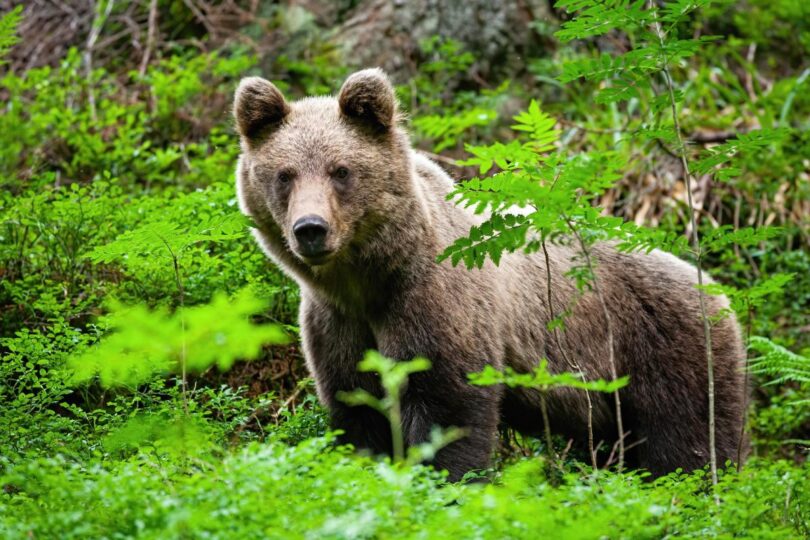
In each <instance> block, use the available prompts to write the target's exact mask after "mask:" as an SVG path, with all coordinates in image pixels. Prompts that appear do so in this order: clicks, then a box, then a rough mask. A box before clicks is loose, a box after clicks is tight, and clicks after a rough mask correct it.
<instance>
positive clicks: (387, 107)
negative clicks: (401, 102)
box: [338, 68, 397, 132]
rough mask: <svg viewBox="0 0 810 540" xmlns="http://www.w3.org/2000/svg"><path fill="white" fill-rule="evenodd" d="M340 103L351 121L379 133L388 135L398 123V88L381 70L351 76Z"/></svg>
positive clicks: (364, 71) (342, 91) (339, 98)
mask: <svg viewBox="0 0 810 540" xmlns="http://www.w3.org/2000/svg"><path fill="white" fill-rule="evenodd" d="M338 103H340V111H341V112H342V113H343V114H344V115H345V116H346V117H347V118H349V119H351V120H353V121H356V122H359V123H360V124H362V125H364V126H366V127H368V128H371V129H372V130H373V131H376V132H384V131H388V130H389V129H391V128H392V127H393V126H394V123H395V122H396V113H397V98H396V96H395V95H394V87H393V86H391V81H389V80H388V77H387V76H386V74H385V72H384V71H383V70H381V69H379V68H374V69H364V70H363V71H358V72H357V73H354V74H352V75H351V76H349V78H348V79H346V82H344V83H343V87H342V88H341V89H340V95H339V96H338Z"/></svg>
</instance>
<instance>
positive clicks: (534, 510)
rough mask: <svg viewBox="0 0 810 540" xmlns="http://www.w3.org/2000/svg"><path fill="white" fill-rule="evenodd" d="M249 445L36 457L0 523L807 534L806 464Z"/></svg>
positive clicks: (20, 474) (29, 529) (196, 529)
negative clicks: (453, 474) (448, 461)
mask: <svg viewBox="0 0 810 540" xmlns="http://www.w3.org/2000/svg"><path fill="white" fill-rule="evenodd" d="M330 443H331V440H330V438H329V437H319V438H311V439H308V440H307V441H305V442H303V443H301V444H299V445H297V446H289V445H287V444H285V443H283V442H278V441H272V440H270V441H267V442H263V443H257V442H254V443H250V444H248V445H245V446H243V447H241V448H239V449H238V450H234V451H231V452H228V453H227V454H226V455H219V454H215V455H207V456H198V457H195V458H193V459H192V458H190V457H186V458H183V459H176V458H175V459H171V458H170V457H169V456H167V455H165V454H161V453H160V452H159V451H155V452H152V453H141V454H139V455H137V456H134V457H132V458H129V459H127V460H124V461H93V462H90V463H82V464H79V463H71V462H68V461H66V460H64V459H59V458H42V459H38V460H35V461H30V462H26V463H23V464H20V465H17V466H13V467H10V468H9V469H8V470H7V471H6V472H5V474H3V475H2V477H0V481H2V482H3V483H4V484H5V486H6V487H5V490H6V492H7V493H9V492H13V493H14V497H13V500H12V501H11V502H10V503H7V504H5V505H4V506H2V507H0V518H1V519H0V532H2V533H3V534H4V535H5V536H6V537H9V538H12V537H26V536H28V537H33V538H133V537H137V538H156V539H157V538H287V539H290V538H313V537H317V538H392V537H396V538H439V537H444V538H526V539H536V538H542V537H549V538H600V537H611V538H660V537H662V536H666V535H669V536H677V537H691V538H706V537H733V536H742V537H756V538H776V537H789V536H801V535H807V534H810V528H809V527H808V523H810V522H808V519H810V485H808V482H807V478H808V475H810V466H807V465H805V466H803V467H794V466H792V465H791V464H789V463H786V462H780V461H760V460H752V461H751V462H750V463H749V464H748V465H747V467H746V468H745V469H744V470H743V472H742V473H740V474H738V473H736V472H731V471H729V472H726V473H725V474H722V475H721V478H720V483H719V485H718V487H717V490H716V493H717V494H718V496H719V498H720V504H717V503H716V502H715V498H714V497H713V496H712V495H711V494H710V492H709V491H708V490H707V481H706V478H705V477H704V474H703V473H702V472H700V473H695V474H692V475H677V474H673V475H671V476H669V477H666V478H662V479H659V480H657V481H655V482H649V481H645V480H644V479H642V478H640V477H639V476H638V475H633V474H625V475H617V474H613V473H598V474H596V475H593V476H586V475H583V474H582V473H581V472H580V471H571V472H568V473H566V474H565V475H563V477H562V480H561V482H560V483H559V484H558V485H556V486H552V485H551V484H550V483H549V482H548V479H547V478H546V476H545V472H544V471H545V464H544V462H543V461H542V459H541V458H536V459H530V460H523V461H520V462H517V463H515V464H512V465H509V466H507V467H505V468H504V469H503V471H502V472H501V473H500V474H499V475H498V477H497V478H496V479H495V481H494V482H493V483H491V484H480V483H475V484H467V485H448V484H445V483H443V480H442V475H440V474H437V473H436V472H434V471H432V470H430V469H427V468H423V467H419V466H417V467H410V468H404V469H403V468H397V467H392V466H391V465H390V464H389V463H387V462H378V461H373V460H371V459H368V458H363V457H357V456H354V455H352V453H351V452H350V450H348V449H346V448H345V447H334V446H333V445H331V444H330Z"/></svg>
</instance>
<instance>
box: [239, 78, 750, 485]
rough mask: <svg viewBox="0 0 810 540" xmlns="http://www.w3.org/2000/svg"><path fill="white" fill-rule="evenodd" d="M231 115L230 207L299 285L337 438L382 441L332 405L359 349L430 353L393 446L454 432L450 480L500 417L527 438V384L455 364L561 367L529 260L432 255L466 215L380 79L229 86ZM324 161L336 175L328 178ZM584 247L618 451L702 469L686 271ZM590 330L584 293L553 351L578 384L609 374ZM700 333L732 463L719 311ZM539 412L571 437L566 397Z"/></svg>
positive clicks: (476, 454)
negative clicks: (315, 244)
mask: <svg viewBox="0 0 810 540" xmlns="http://www.w3.org/2000/svg"><path fill="white" fill-rule="evenodd" d="M279 98H281V100H280V101H279ZM234 113H235V117H236V119H237V127H238V129H239V131H240V135H241V137H242V149H243V153H242V156H241V158H240V162H239V166H238V169H237V185H238V190H239V200H240V206H241V208H242V210H243V211H244V212H245V213H246V214H249V215H251V216H252V217H253V218H254V220H255V222H256V223H257V225H258V228H257V229H256V230H255V231H254V232H255V235H256V238H257V240H258V241H259V243H260V244H261V246H262V247H263V248H264V250H265V251H266V252H267V254H268V255H269V256H270V257H272V258H273V260H275V261H276V262H277V263H278V264H279V265H281V267H282V268H283V269H284V270H285V271H286V272H287V273H289V274H290V275H291V276H292V277H293V278H295V279H296V281H298V283H299V284H300V286H301V298H302V301H301V311H300V324H301V332H302V338H303V345H304V353H305V357H306V361H307V364H308V367H309V369H310V371H311V372H312V374H313V375H314V377H315V380H316V386H317V390H318V395H319V397H320V399H321V400H322V401H323V403H324V404H325V405H326V406H327V407H328V408H329V409H330V411H331V414H332V420H333V424H334V427H336V428H340V429H342V430H344V431H345V435H344V440H345V441H347V442H351V443H353V444H355V445H356V446H358V447H363V448H370V449H371V450H373V451H378V452H390V450H391V443H390V431H389V428H388V426H387V424H386V421H385V419H384V418H383V417H382V416H381V415H380V414H379V413H376V412H374V411H372V410H370V409H367V408H363V407H347V406H346V405H344V404H342V403H341V402H340V401H339V400H337V399H336V397H335V396H336V394H337V392H339V391H346V390H352V389H355V388H358V387H360V388H365V389H366V390H368V391H370V392H372V393H375V394H378V395H379V394H380V393H381V388H380V385H379V382H378V380H377V379H376V378H375V377H374V376H372V375H371V374H367V373H359V372H358V371H357V369H356V364H357V362H358V360H359V359H360V358H361V357H362V356H363V353H364V351H366V350H368V349H377V350H379V351H380V352H381V353H383V354H385V355H386V356H389V357H392V358H397V359H410V358H413V357H415V356H425V357H427V358H430V359H431V360H432V361H433V368H432V369H431V370H430V371H428V372H425V373H419V374H416V375H413V376H412V377H411V380H410V382H409V385H408V387H407V391H406V392H405V395H404V396H403V424H404V425H403V428H404V429H403V432H404V435H405V438H406V443H407V444H417V443H420V442H423V441H425V440H426V439H427V438H428V436H429V433H430V429H431V427H432V426H434V425H438V426H443V427H447V426H460V427H464V428H467V429H468V430H469V434H468V436H467V437H466V438H464V439H462V440H460V441H457V442H455V443H453V444H451V445H449V446H448V447H446V448H444V449H443V450H441V451H440V452H439V454H438V455H437V457H436V459H435V464H436V466H437V467H439V468H444V469H447V470H449V472H450V478H451V479H453V480H455V479H458V478H460V477H461V476H462V475H463V474H464V473H465V472H467V471H469V470H471V469H480V468H485V467H487V465H488V463H489V457H490V453H491V451H492V445H493V442H494V439H495V434H496V429H497V426H498V424H499V422H501V421H505V422H506V423H507V424H509V425H512V426H514V427H515V428H517V429H519V430H521V431H524V432H527V433H539V432H541V430H542V420H541V414H540V409H539V396H538V394H537V393H536V392H535V391H533V390H527V389H503V388H500V387H477V386H471V385H469V384H468V383H467V373H470V372H475V371H479V370H481V369H482V368H483V367H484V366H485V365H486V364H492V365H493V366H494V367H496V368H502V367H504V366H511V367H513V368H514V369H516V370H518V371H521V372H525V371H529V370H531V369H532V368H533V367H534V366H535V365H536V364H537V362H538V360H539V359H541V358H544V357H546V358H548V360H549V365H550V368H551V369H552V370H553V371H563V370H570V369H571V368H570V366H568V365H567V364H566V362H565V360H564V357H563V355H562V353H561V351H560V350H559V347H558V346H557V342H556V340H554V339H553V336H552V335H550V332H549V331H548V330H547V329H546V322H547V320H548V314H549V310H548V306H547V295H546V267H545V262H544V257H543V254H542V253H539V254H532V255H523V254H514V255H504V257H503V259H502V261H501V263H500V265H499V266H495V265H493V264H492V263H490V262H487V263H486V264H485V266H484V268H483V270H480V271H475V270H474V271H468V270H466V269H464V268H462V267H453V266H451V265H450V264H449V263H443V264H437V263H436V262H435V258H436V255H437V254H438V253H440V252H441V251H442V250H443V249H444V248H445V247H446V246H447V245H449V244H450V243H451V242H452V241H453V240H455V239H456V238H458V237H460V236H463V235H466V234H467V232H468V231H469V228H470V226H471V225H472V224H474V223H475V222H476V221H477V220H478V219H480V218H477V217H476V216H473V215H472V214H471V213H469V212H467V211H465V210H463V209H461V208H458V207H456V206H455V205H454V204H453V203H452V202H449V201H447V200H446V195H447V193H448V192H449V191H450V190H451V189H452V185H453V183H452V181H451V180H450V179H449V177H447V175H446V174H445V173H444V172H443V171H442V170H441V169H440V168H439V167H438V166H436V165H435V164H433V163H432V162H430V161H429V160H428V159H427V158H425V157H424V156H422V155H420V154H418V153H416V152H414V151H413V150H412V149H411V145H410V141H409V139H408V136H407V134H406V133H405V132H404V131H403V130H402V129H401V128H400V127H399V126H398V123H397V111H396V100H395V98H394V93H393V89H392V88H391V85H390V83H389V82H388V79H387V78H386V77H385V75H384V74H383V73H382V72H381V71H379V70H366V71H362V72H359V73H356V74H354V75H352V76H351V77H350V78H349V79H348V80H347V81H346V82H345V84H344V86H343V88H342V89H341V92H340V95H339V97H338V98H337V99H335V98H331V97H321V98H307V99H304V100H301V101H297V102H293V103H287V102H286V101H284V99H283V97H281V93H280V92H279V91H278V90H277V89H276V88H275V87H274V86H273V85H272V84H271V83H269V82H267V81H264V80H262V79H257V78H250V79H246V80H245V81H243V83H242V84H241V85H240V87H239V90H238V91H237V95H236V100H235V111H234ZM262 115H264V118H265V120H264V122H262V120H260V119H261V118H262ZM341 167H343V168H345V169H348V171H349V175H348V177H347V178H338V177H337V176H336V173H335V171H336V170H338V169H340V168H341ZM280 172H284V175H283V176H281V177H280V176H279V173H280ZM280 178H281V179H284V180H286V181H282V180H280ZM305 215H318V216H320V217H322V218H323V219H324V220H325V221H326V222H327V223H328V226H329V229H328V234H327V237H326V245H327V247H328V249H329V250H330V254H329V255H328V256H327V257H325V258H323V259H319V260H308V259H306V258H305V257H303V256H301V255H299V253H300V252H299V250H298V245H297V241H296V238H295V234H294V233H293V232H292V227H293V224H294V223H295V222H296V221H297V220H298V219H299V218H301V217H302V216H305ZM549 251H550V260H551V264H550V266H551V276H552V283H551V286H552V294H553V303H554V305H553V310H554V312H555V313H560V312H561V311H562V310H563V309H565V308H566V307H568V306H570V305H571V304H572V302H573V301H574V299H575V297H576V290H575V287H574V285H573V284H572V283H571V281H570V280H569V279H567V278H566V277H564V273H565V271H566V270H567V269H568V268H569V267H570V265H571V264H572V263H571V259H572V256H573V254H574V250H573V249H572V248H569V247H567V246H558V245H553V246H549ZM594 255H595V257H596V258H597V259H598V261H599V265H598V268H597V275H598V279H599V280H601V284H602V288H603V290H604V291H605V295H606V297H607V298H606V299H607V303H608V305H609V307H610V309H611V317H612V319H613V326H614V328H615V334H616V336H615V350H616V362H617V364H618V365H617V367H618V371H619V373H620V374H629V375H630V377H631V382H630V385H629V386H628V387H626V388H625V389H623V390H622V391H621V397H622V400H623V403H624V412H623V417H624V418H623V419H624V425H625V429H627V430H628V431H629V432H630V434H629V439H628V444H629V443H632V442H639V444H638V445H637V446H636V447H635V448H634V450H633V451H632V452H631V454H630V455H629V456H628V458H629V460H630V461H631V463H633V464H635V465H637V466H639V467H644V468H647V469H649V470H650V471H652V472H653V474H655V475H660V474H663V473H666V472H668V471H671V470H673V469H675V468H676V467H683V468H684V469H687V470H690V469H694V468H698V467H702V466H703V465H705V464H706V462H707V460H708V424H707V404H708V401H707V397H706V379H707V377H706V362H705V354H704V349H703V347H704V346H703V329H702V323H701V318H700V312H699V308H698V296H697V292H696V291H695V288H694V284H695V280H696V271H695V269H694V268H693V267H692V266H690V265H688V264H687V263H685V262H682V261H680V260H679V259H677V258H675V257H673V256H671V255H668V254H665V253H662V252H658V251H655V252H653V253H652V254H650V255H642V254H630V255H628V254H620V253H618V252H616V251H614V250H612V249H611V248H610V247H609V246H600V245H597V246H595V247H594ZM709 305H710V307H711V311H712V312H717V311H718V310H719V309H721V308H723V307H725V306H726V301H725V299H722V298H717V297H710V298H709ZM605 328H606V325H605V321H604V320H603V316H602V312H601V310H600V309H599V306H598V304H597V299H596V298H595V297H594V296H593V294H591V293H587V294H585V295H584V296H583V297H582V298H580V299H579V300H578V301H577V302H576V303H575V307H574V309H573V312H572V314H571V315H570V317H568V318H567V320H566V329H565V331H564V333H563V337H562V345H563V347H564V348H565V349H566V350H567V352H568V354H569V356H571V357H573V358H576V359H577V361H578V363H579V364H580V366H581V367H582V368H583V370H584V372H585V374H586V375H587V377H588V378H589V379H593V378H606V379H608V378H610V375H609V369H608V365H607V358H608V355H607V351H606V343H607V341H606V334H605ZM713 343H714V358H715V364H716V370H715V381H716V383H715V384H716V396H717V397H716V403H717V405H716V408H717V453H718V458H719V460H720V461H721V462H722V461H724V460H726V459H734V458H735V457H736V448H737V441H738V436H739V432H740V422H741V417H742V408H743V398H744V392H745V390H744V388H743V382H742V376H741V374H740V367H741V366H740V363H741V360H742V358H743V351H742V345H741V342H740V336H739V330H738V327H737V324H736V322H735V321H734V320H733V319H730V318H726V319H724V320H722V321H721V322H719V323H717V324H716V325H715V326H714V328H713ZM593 400H594V409H593V418H594V428H595V435H596V438H597V440H604V441H605V442H606V443H607V446H608V447H609V446H610V444H612V441H614V440H615V438H616V427H615V424H616V422H615V418H614V409H613V407H612V399H611V397H610V396H606V395H601V394H600V395H594V396H593ZM549 409H550V410H549V412H550V422H551V427H552V429H553V430H554V431H555V432H558V433H560V434H563V435H565V436H570V437H574V438H576V439H577V440H584V438H585V436H586V433H587V429H586V418H587V406H586V401H585V396H584V394H583V393H582V392H581V391H575V390H569V389H565V390H560V391H558V392H556V393H554V394H553V395H552V396H551V398H550V399H549Z"/></svg>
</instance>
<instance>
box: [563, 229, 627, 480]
mask: <svg viewBox="0 0 810 540" xmlns="http://www.w3.org/2000/svg"><path fill="white" fill-rule="evenodd" d="M562 218H563V219H564V220H565V222H566V224H567V225H568V228H569V229H570V230H571V233H572V234H573V235H574V237H575V238H576V239H577V242H578V243H579V247H580V249H581V251H582V255H583V256H584V257H585V264H586V265H587V267H588V271H589V272H590V275H591V277H592V281H591V284H592V286H593V291H594V293H596V297H597V298H598V299H599V304H600V306H601V307H602V315H603V316H604V318H605V327H606V330H607V338H608V365H609V368H610V377H611V379H613V380H614V381H615V380H616V379H618V378H619V374H618V371H617V370H616V357H615V352H614V350H613V349H614V346H613V343H614V340H613V320H612V318H611V316H610V310H609V309H608V305H607V300H606V299H605V295H604V294H603V293H602V288H601V286H600V284H599V279H598V278H597V276H596V270H595V269H594V265H593V261H592V260H591V251H590V249H588V246H587V244H586V243H585V240H584V239H583V238H582V235H581V234H580V233H579V230H578V229H577V228H576V227H575V226H574V223H573V222H572V221H571V219H570V218H569V217H568V216H566V215H565V214H563V216H562ZM613 398H614V402H615V405H616V427H617V429H618V431H619V440H618V443H619V462H618V465H617V468H618V470H619V472H621V471H622V469H623V468H624V452H625V448H624V422H623V420H622V400H621V398H620V397H619V391H618V390H614V391H613Z"/></svg>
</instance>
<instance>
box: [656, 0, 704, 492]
mask: <svg viewBox="0 0 810 540" xmlns="http://www.w3.org/2000/svg"><path fill="white" fill-rule="evenodd" d="M648 5H649V7H650V10H651V11H652V12H653V21H654V22H653V26H654V28H655V33H656V35H657V36H658V41H659V44H660V45H661V50H662V52H661V59H662V64H661V68H662V72H663V74H664V82H665V83H666V86H667V91H668V92H669V104H670V108H671V110H672V122H673V125H674V130H675V136H676V138H677V140H678V153H679V157H680V159H681V164H682V165H683V171H684V180H685V182H686V197H687V202H688V205H689V223H690V226H691V229H692V246H693V247H692V249H693V250H694V252H695V257H696V262H695V266H696V267H697V278H698V299H699V304H700V315H701V318H702V319H703V336H704V341H705V345H706V370H707V377H708V394H709V396H708V397H709V466H710V468H711V474H712V485H715V486H716V485H717V450H716V448H715V413H714V405H715V404H714V402H715V396H714V357H713V355H712V332H711V326H710V324H709V316H708V312H707V309H706V296H705V293H704V291H703V270H702V268H701V262H702V255H703V253H702V251H701V247H700V236H699V232H698V228H697V220H696V219H695V206H694V202H693V200H692V174H691V172H690V171H689V162H688V160H687V159H686V147H685V146H684V142H683V137H682V136H681V126H680V121H679V120H678V109H677V106H676V103H677V102H676V100H675V85H674V83H673V82H672V75H671V74H670V72H669V60H668V58H667V56H666V52H664V51H665V43H664V34H663V32H662V31H661V25H660V23H659V22H658V12H657V10H656V7H655V4H654V2H652V1H649V2H648ZM715 500H716V501H718V502H719V499H717V498H716V499H715Z"/></svg>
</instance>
